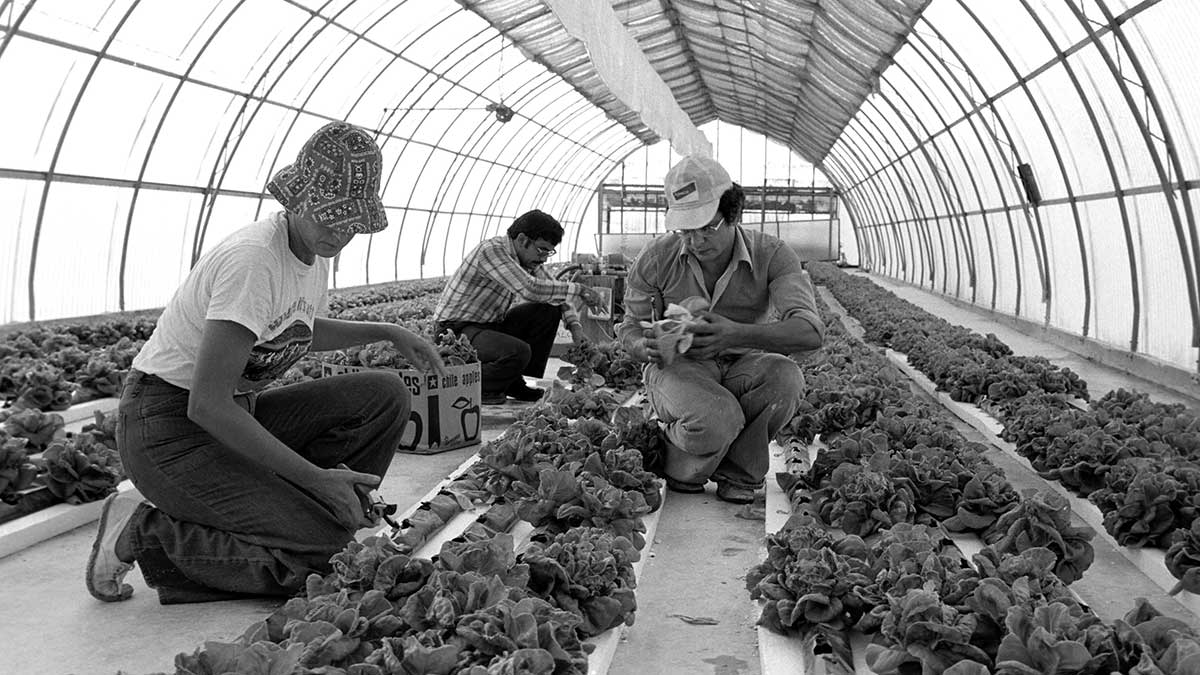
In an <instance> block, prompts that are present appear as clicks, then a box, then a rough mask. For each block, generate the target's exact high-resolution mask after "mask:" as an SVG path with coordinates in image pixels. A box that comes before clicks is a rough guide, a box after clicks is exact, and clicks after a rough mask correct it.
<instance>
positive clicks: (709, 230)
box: [671, 218, 725, 239]
mask: <svg viewBox="0 0 1200 675" xmlns="http://www.w3.org/2000/svg"><path fill="white" fill-rule="evenodd" d="M724 224H725V219H724V218H721V219H720V220H718V221H717V222H715V223H709V224H707V225H705V226H704V227H697V228H693V229H690V230H671V231H672V232H674V233H675V234H677V235H679V236H681V237H690V236H694V235H700V236H701V237H702V238H704V239H707V238H709V237H711V236H712V235H714V234H716V232H717V230H719V229H721V226H722V225H724Z"/></svg>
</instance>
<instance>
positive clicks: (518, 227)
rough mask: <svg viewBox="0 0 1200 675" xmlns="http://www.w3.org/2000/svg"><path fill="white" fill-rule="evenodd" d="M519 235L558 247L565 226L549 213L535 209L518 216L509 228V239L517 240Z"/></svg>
mask: <svg viewBox="0 0 1200 675" xmlns="http://www.w3.org/2000/svg"><path fill="white" fill-rule="evenodd" d="M518 234H523V235H525V236H526V237H529V238H530V239H534V240H536V239H542V240H544V241H547V242H550V243H551V244H553V245H554V246H558V242H560V241H562V238H563V226H562V225H560V224H559V222H558V221H557V220H555V219H554V216H552V215H550V214H549V213H544V212H542V211H538V210H537V209H534V210H532V211H526V212H525V213H522V214H521V215H519V216H517V219H516V220H514V221H513V223H512V225H509V226H508V238H509V239H516V238H517V235H518Z"/></svg>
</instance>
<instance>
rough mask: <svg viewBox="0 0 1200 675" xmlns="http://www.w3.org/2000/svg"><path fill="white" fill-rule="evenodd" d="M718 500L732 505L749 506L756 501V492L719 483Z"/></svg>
mask: <svg viewBox="0 0 1200 675" xmlns="http://www.w3.org/2000/svg"><path fill="white" fill-rule="evenodd" d="M717 499H720V500H721V501H724V502H729V503H730V504H749V503H750V502H753V501H754V490H753V489H751V488H748V487H742V486H740V485H734V484H733V483H726V482H718V483H717Z"/></svg>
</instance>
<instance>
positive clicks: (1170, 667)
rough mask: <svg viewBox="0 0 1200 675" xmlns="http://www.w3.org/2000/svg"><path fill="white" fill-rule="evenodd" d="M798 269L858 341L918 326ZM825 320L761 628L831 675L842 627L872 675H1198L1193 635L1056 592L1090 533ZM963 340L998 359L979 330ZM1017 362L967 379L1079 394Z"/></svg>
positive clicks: (836, 281)
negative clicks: (803, 643)
mask: <svg viewBox="0 0 1200 675" xmlns="http://www.w3.org/2000/svg"><path fill="white" fill-rule="evenodd" d="M810 269H811V271H812V272H813V276H814V278H816V279H817V280H818V281H820V282H821V283H823V284H825V285H826V286H827V287H828V288H829V289H830V290H831V291H833V292H834V294H835V296H837V297H838V299H839V300H840V301H842V302H843V303H844V304H846V305H848V306H849V307H850V308H851V309H850V311H851V312H852V313H853V314H855V317H856V318H858V319H859V320H860V321H862V322H863V324H864V326H866V327H867V332H868V335H872V326H876V325H877V326H878V327H879V328H877V329H876V330H883V329H884V328H889V329H890V330H891V335H893V336H895V335H904V336H907V335H909V334H910V333H908V331H910V330H911V331H914V332H919V331H922V330H930V328H931V326H932V325H935V324H936V320H933V323H931V324H919V325H915V326H914V324H911V323H906V321H908V318H907V317H904V316H897V315H893V314H890V313H889V312H888V311H887V309H886V307H887V305H888V303H889V302H897V300H896V299H894V298H892V299H889V298H887V297H886V296H884V295H882V294H881V293H878V292H877V290H878V289H877V288H876V290H875V291H872V290H871V289H869V288H866V287H863V286H861V284H859V283H857V282H858V281H861V280H856V279H851V278H849V277H848V276H847V275H845V274H844V273H842V272H840V271H837V270H835V269H833V268H831V267H830V268H820V267H818V266H813V267H812V268H810ZM865 283H867V284H868V285H870V286H871V287H872V288H875V287H874V284H870V282H865ZM872 317H888V319H886V320H883V319H881V320H880V321H879V323H878V324H875V323H873V321H874V319H873V318H872ZM864 319H865V320H864ZM943 323H944V322H943ZM827 324H828V325H829V327H830V328H829V332H828V334H827V340H826V345H825V348H824V349H823V350H822V352H821V353H819V354H816V355H813V356H812V357H810V358H809V359H808V360H806V361H805V362H804V363H802V368H803V369H804V371H805V376H806V380H807V383H808V392H807V396H806V401H805V403H804V404H803V405H802V409H801V410H800V412H799V413H798V415H797V416H796V417H795V418H794V419H793V420H792V423H791V425H790V427H789V429H788V433H789V434H790V435H792V436H794V437H796V438H798V439H799V440H801V441H804V442H806V443H811V442H813V440H814V438H816V437H818V436H819V437H820V440H821V442H822V445H823V446H824V447H822V448H821V449H820V451H819V452H818V453H817V457H816V460H815V461H813V462H812V463H811V465H808V466H807V467H806V468H805V469H803V470H798V469H797V470H790V471H789V472H786V473H784V474H781V475H780V476H779V480H780V485H781V487H783V488H784V489H785V492H787V493H788V495H789V498H790V500H791V502H792V515H791V517H790V519H789V521H788V523H787V525H785V527H784V528H783V529H782V530H781V531H780V532H778V533H776V534H774V535H770V536H768V539H767V545H768V546H767V548H768V557H767V559H766V560H765V561H764V562H762V563H761V564H759V565H758V566H756V567H755V568H754V569H752V570H751V571H750V573H749V574H748V575H747V580H746V581H747V587H748V589H749V590H750V593H751V596H752V597H754V598H758V599H760V600H762V601H763V607H764V609H763V612H762V616H761V619H760V622H761V623H762V624H763V625H765V626H767V627H769V628H772V629H773V630H776V631H779V632H782V633H785V634H790V635H796V636H798V637H801V638H805V639H810V640H812V641H813V642H812V643H813V644H815V645H816V651H817V652H818V653H823V654H825V655H826V658H828V659H829V660H831V661H833V662H834V663H835V664H837V666H839V667H840V668H841V669H843V670H844V671H846V672H853V661H852V657H853V655H852V654H851V649H850V642H849V636H850V632H851V631H858V632H861V633H863V634H865V635H867V636H868V637H869V639H870V644H869V646H868V647H867V649H866V655H865V657H866V661H867V664H868V666H869V667H870V668H871V669H872V671H874V672H876V673H880V674H891V673H950V674H952V675H963V674H965V673H971V674H976V673H1001V674H1004V675H1027V674H1033V673H1079V674H1090V673H1096V674H1105V675H1107V674H1108V673H1113V672H1120V673H1139V674H1141V675H1154V674H1158V673H1163V674H1166V675H1175V674H1181V673H1200V636H1198V635H1197V633H1196V632H1195V630H1194V629H1193V628H1192V627H1191V626H1189V625H1188V624H1186V623H1184V622H1182V621H1179V620H1177V619H1175V618H1171V617H1167V616H1162V615H1160V614H1159V613H1158V612H1157V611H1156V610H1155V609H1154V608H1153V607H1152V606H1150V605H1149V604H1148V603H1146V602H1145V601H1143V600H1139V601H1138V603H1137V604H1136V606H1135V607H1133V608H1131V609H1130V611H1129V613H1128V615H1126V616H1125V617H1124V618H1122V619H1119V620H1115V621H1105V620H1103V619H1102V618H1101V617H1099V616H1097V615H1096V614H1095V613H1094V612H1092V611H1091V610H1090V609H1089V608H1087V607H1086V606H1084V605H1082V604H1080V603H1079V601H1078V600H1077V599H1076V598H1075V596H1074V595H1073V594H1072V593H1071V592H1070V591H1069V590H1068V588H1067V586H1068V584H1071V583H1073V582H1076V581H1078V580H1079V579H1080V578H1081V577H1083V576H1084V573H1085V571H1086V570H1087V569H1088V567H1089V566H1090V565H1091V563H1092V561H1093V556H1094V554H1093V550H1092V547H1091V544H1090V541H1089V540H1090V539H1091V538H1092V536H1093V534H1094V533H1093V532H1091V531H1090V530H1087V529H1082V528H1075V527H1073V526H1071V524H1070V506H1069V504H1067V503H1066V501H1065V500H1064V499H1062V498H1061V497H1059V496H1057V495H1056V494H1055V493H1053V492H1050V491H1046V492H1043V493H1036V492H1028V493H1025V494H1018V493H1017V492H1016V491H1015V490H1014V489H1013V487H1012V486H1011V485H1010V484H1009V482H1008V481H1007V479H1006V478H1005V476H1004V474H1003V472H1001V471H1000V470H999V469H998V468H996V467H995V466H993V465H991V464H990V463H989V462H988V461H987V459H986V458H985V457H984V456H983V455H982V452H983V450H984V447H983V446H981V445H979V444H975V443H971V442H968V441H967V440H966V439H964V438H963V437H962V436H961V435H960V434H958V433H957V432H956V431H955V430H954V427H953V425H952V424H951V422H950V420H949V418H948V413H946V412H945V410H944V409H943V408H942V407H941V406H938V405H936V404H933V403H924V402H921V401H918V400H914V397H913V396H912V395H911V393H910V391H909V389H908V385H907V383H906V382H905V380H904V379H903V378H902V377H901V376H900V375H899V374H898V373H896V372H895V371H894V370H893V369H890V368H888V362H887V361H886V358H885V357H884V356H883V355H882V354H881V353H879V351H878V350H877V349H873V348H871V347H869V346H867V345H864V344H862V343H861V342H860V341H858V340H856V339H854V338H852V337H851V336H849V335H847V334H846V333H845V331H844V330H842V329H841V325H840V323H839V322H838V321H837V320H836V319H834V318H833V317H829V320H828V321H827ZM947 325H948V324H947ZM930 332H932V331H930ZM877 334H878V333H876V335H877ZM933 339H935V340H937V339H946V338H945V337H942V336H936V334H935V337H934V338H933ZM966 341H974V342H976V343H979V344H987V345H990V346H991V348H992V349H999V341H998V340H995V338H994V337H993V336H989V337H987V338H979V337H978V336H976V337H974V338H966V339H965V340H964V342H966ZM947 344H950V346H951V349H953V348H954V345H953V344H951V343H950V342H949V341H948V342H947ZM994 358H995V357H994ZM999 358H1003V357H999ZM1019 363H1020V362H1019V361H1018V362H1017V364H1019ZM1017 364H1012V368H1013V370H1009V371H1007V372H1005V373H1004V374H1001V375H999V376H997V377H996V378H995V379H994V380H993V381H988V380H987V379H986V378H983V379H982V380H979V383H980V384H982V385H983V390H984V391H986V389H987V386H988V385H990V384H992V383H996V382H1000V383H1005V384H1004V385H1003V386H1002V387H1000V388H998V389H1003V388H1006V387H1009V386H1017V385H1012V383H1019V386H1026V384H1027V383H1029V382H1031V381H1034V382H1038V381H1042V382H1047V383H1062V384H1063V385H1064V386H1062V387H1061V388H1060V390H1059V391H1058V392H1056V393H1055V394H1046V393H1044V390H1042V392H1043V393H1041V394H1040V395H1043V396H1050V395H1055V396H1059V397H1063V398H1065V397H1068V396H1073V395H1077V394H1079V393H1082V392H1084V390H1083V389H1082V387H1081V386H1080V384H1081V383H1079V381H1078V379H1077V378H1075V377H1073V376H1072V375H1071V374H1069V373H1065V372H1062V371H1060V370H1058V369H1057V368H1055V367H1054V366H1052V365H1050V364H1045V363H1038V364H1036V374H1035V373H1031V372H1030V369H1022V368H1021V366H1020V365H1017ZM1014 371H1015V372H1014ZM1051 386H1053V385H1051ZM994 391H995V390H994ZM952 532H954V533H962V535H967V536H971V535H975V536H977V537H978V540H981V542H980V543H981V544H983V548H982V550H981V551H980V552H979V553H977V554H975V555H973V556H970V557H969V559H968V557H967V556H965V555H964V554H963V553H962V552H961V550H960V549H959V548H957V547H956V546H954V544H953V540H952V538H951V535H950V533H952ZM962 535H959V536H962ZM1084 584H1085V585H1087V582H1086V579H1085V582H1084Z"/></svg>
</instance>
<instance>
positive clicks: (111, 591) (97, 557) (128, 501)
mask: <svg viewBox="0 0 1200 675" xmlns="http://www.w3.org/2000/svg"><path fill="white" fill-rule="evenodd" d="M142 501H143V500H142V495H141V494H139V493H138V492H137V490H127V491H125V492H117V493H115V494H111V495H109V496H108V499H105V500H104V507H103V509H101V511H100V527H99V529H98V530H97V531H96V541H95V542H93V543H92V554H91V555H90V556H88V562H87V579H86V581H87V589H88V592H89V593H91V594H92V597H94V598H96V599H97V600H103V601H104V602H120V601H122V600H128V599H129V597H130V596H131V595H133V586H130V585H129V584H127V583H125V582H124V581H125V575H126V574H128V573H129V571H130V570H132V569H133V563H127V562H124V561H122V560H121V559H120V558H118V557H117V540H118V539H119V538H120V537H121V534H122V533H123V532H124V531H125V526H126V525H128V524H129V519H130V518H132V517H133V512H134V511H135V510H136V509H137V507H138V505H139V504H141V503H142Z"/></svg>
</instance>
